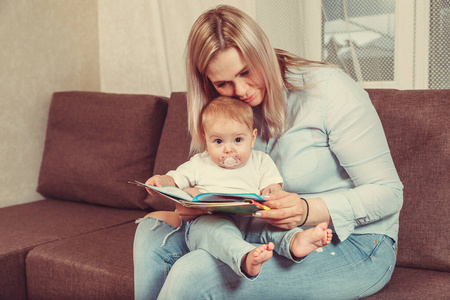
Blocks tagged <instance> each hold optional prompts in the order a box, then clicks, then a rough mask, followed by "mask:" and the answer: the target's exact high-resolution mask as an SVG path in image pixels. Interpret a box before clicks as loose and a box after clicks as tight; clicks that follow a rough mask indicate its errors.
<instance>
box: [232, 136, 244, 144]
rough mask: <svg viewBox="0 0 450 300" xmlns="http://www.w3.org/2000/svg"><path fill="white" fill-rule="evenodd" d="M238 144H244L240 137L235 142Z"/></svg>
mask: <svg viewBox="0 0 450 300" xmlns="http://www.w3.org/2000/svg"><path fill="white" fill-rule="evenodd" d="M234 141H235V142H236V143H240V142H242V141H243V139H242V138H240V137H238V138H236V139H235V140H234Z"/></svg>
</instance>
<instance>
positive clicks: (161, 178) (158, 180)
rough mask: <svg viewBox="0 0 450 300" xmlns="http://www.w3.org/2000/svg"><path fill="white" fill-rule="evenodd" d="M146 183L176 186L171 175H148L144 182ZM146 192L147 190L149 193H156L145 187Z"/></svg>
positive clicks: (159, 185)
mask: <svg viewBox="0 0 450 300" xmlns="http://www.w3.org/2000/svg"><path fill="white" fill-rule="evenodd" d="M145 184H146V185H151V186H158V187H162V186H165V185H171V186H176V184H175V181H174V180H173V178H172V177H171V176H168V175H154V176H152V177H150V178H149V179H148V180H147V181H146V182H145ZM147 192H149V194H150V195H156V192H154V191H152V190H151V189H149V188H147Z"/></svg>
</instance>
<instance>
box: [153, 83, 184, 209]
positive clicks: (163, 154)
mask: <svg viewBox="0 0 450 300" xmlns="http://www.w3.org/2000/svg"><path fill="white" fill-rule="evenodd" d="M190 143H191V136H190V135H189V131H188V124H187V107H186V93H184V92H175V93H172V95H171V97H170V100H169V108H168V110H167V117H166V123H165V125H164V128H163V132H162V135H161V141H160V143H159V148H158V154H157V155H156V163H155V169H154V174H166V173H167V172H168V171H170V170H174V169H176V168H177V167H178V166H179V165H181V164H182V163H184V162H185V161H187V160H188V159H189V146H190ZM146 203H148V204H149V205H150V206H151V207H153V208H154V209H156V210H173V209H174V207H175V206H174V204H173V202H172V201H170V200H168V199H166V198H163V197H160V196H151V195H149V196H148V197H147V199H146Z"/></svg>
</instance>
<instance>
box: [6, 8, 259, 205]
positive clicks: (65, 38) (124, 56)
mask: <svg viewBox="0 0 450 300" xmlns="http://www.w3.org/2000/svg"><path fill="white" fill-rule="evenodd" d="M221 3H222V4H230V5H234V6H236V7H238V8H240V9H242V10H244V11H246V12H247V13H248V14H249V15H250V16H252V17H254V16H255V0H247V1H241V0H224V1H220V0H196V1H185V0H114V1H110V0H76V1H73V0H0V137H1V139H0V207H4V206H9V205H14V204H20V203H26V202H31V201H35V200H39V199H42V197H41V196H40V195H39V194H38V193H36V187H37V181H38V175H39V167H40V163H41V159H42V152H43V148H44V140H45V130H46V125H47V115H48V109H49V104H50V100H51V95H52V94H53V93H54V92H57V91H67V90H86V91H102V92H111V93H130V94H156V95H162V96H170V93H171V92H173V91H184V90H185V89H186V87H185V68H184V48H185V44H186V40H187V37H188V34H189V30H190V27H191V26H192V24H193V23H194V21H195V20H196V19H197V17H198V16H199V15H200V14H201V13H202V12H203V11H205V10H206V9H208V8H211V7H214V6H216V5H218V4H221Z"/></svg>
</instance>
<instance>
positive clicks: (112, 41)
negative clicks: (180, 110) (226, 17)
mask: <svg viewBox="0 0 450 300" xmlns="http://www.w3.org/2000/svg"><path fill="white" fill-rule="evenodd" d="M98 3H99V5H98V6H99V36H100V73H101V84H102V91H105V92H117V93H133V94H136V93H144V94H157V95H161V96H166V97H168V96H170V93H171V92H176V91H185V90H186V84H185V82H186V79H185V78H186V77H185V59H184V50H185V45H186V41H187V38H188V35H189V31H190V28H191V26H192V24H193V23H194V22H195V20H196V19H197V18H198V16H199V15H200V14H201V13H203V12H204V11H205V10H207V9H209V8H212V7H215V6H217V5H219V4H229V5H233V6H236V7H238V8H240V9H242V10H244V11H245V12H247V13H248V14H249V15H250V16H252V17H255V11H256V8H255V0H246V1H242V0H195V1H186V0H114V1H109V0H98Z"/></svg>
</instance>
